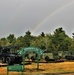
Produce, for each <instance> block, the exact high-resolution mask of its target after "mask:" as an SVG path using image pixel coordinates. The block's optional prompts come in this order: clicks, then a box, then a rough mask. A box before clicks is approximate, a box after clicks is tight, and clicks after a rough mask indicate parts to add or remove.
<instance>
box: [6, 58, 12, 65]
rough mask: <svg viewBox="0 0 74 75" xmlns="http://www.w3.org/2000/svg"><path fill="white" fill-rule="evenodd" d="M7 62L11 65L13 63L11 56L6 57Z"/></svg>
mask: <svg viewBox="0 0 74 75" xmlns="http://www.w3.org/2000/svg"><path fill="white" fill-rule="evenodd" d="M6 63H7V64H8V65H9V64H11V58H10V57H7V58H6Z"/></svg>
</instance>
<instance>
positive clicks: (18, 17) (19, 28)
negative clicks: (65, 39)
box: [0, 0, 74, 38]
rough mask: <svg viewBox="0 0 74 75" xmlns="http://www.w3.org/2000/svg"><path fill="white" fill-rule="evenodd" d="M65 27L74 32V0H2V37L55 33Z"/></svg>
mask: <svg viewBox="0 0 74 75" xmlns="http://www.w3.org/2000/svg"><path fill="white" fill-rule="evenodd" d="M59 27H63V29H64V30H65V31H66V34H68V35H69V36H72V33H73V32H74V0H0V38H2V37H6V36H8V35H9V34H15V36H21V35H22V36H23V35H25V32H26V31H28V30H30V31H31V32H32V34H33V35H39V34H40V33H41V32H45V33H53V32H54V30H55V29H56V28H59Z"/></svg>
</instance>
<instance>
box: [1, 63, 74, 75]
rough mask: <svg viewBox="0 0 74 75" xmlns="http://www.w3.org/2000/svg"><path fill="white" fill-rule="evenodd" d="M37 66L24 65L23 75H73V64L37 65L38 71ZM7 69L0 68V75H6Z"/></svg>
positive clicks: (19, 73)
mask: <svg viewBox="0 0 74 75" xmlns="http://www.w3.org/2000/svg"><path fill="white" fill-rule="evenodd" d="M36 68H37V64H36V63H31V64H28V65H25V72H24V73H25V74H28V75H30V74H34V75H35V74H40V73H74V62H60V63H39V71H37V69H36ZM6 73H7V67H6V66H5V67H0V75H6ZM9 75H21V72H10V73H9Z"/></svg>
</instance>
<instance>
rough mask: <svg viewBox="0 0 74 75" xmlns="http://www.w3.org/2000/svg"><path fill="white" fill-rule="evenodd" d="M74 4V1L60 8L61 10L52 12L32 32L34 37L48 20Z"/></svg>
mask: <svg viewBox="0 0 74 75" xmlns="http://www.w3.org/2000/svg"><path fill="white" fill-rule="evenodd" d="M72 4H74V1H72V2H70V3H68V4H66V5H64V6H62V7H60V8H59V9H57V10H56V11H54V12H52V13H51V14H49V15H47V16H46V17H45V18H44V19H43V20H42V21H41V22H40V23H39V24H38V25H36V27H35V28H34V29H33V30H32V32H31V33H32V35H33V34H34V33H35V32H36V31H37V29H38V28H40V27H41V26H42V25H43V24H44V23H45V22H46V21H47V20H48V19H50V18H51V17H53V16H55V15H56V14H57V13H59V12H61V11H62V10H64V9H66V8H67V7H69V6H70V5H72Z"/></svg>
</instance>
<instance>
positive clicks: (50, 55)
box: [42, 50, 63, 62]
mask: <svg viewBox="0 0 74 75" xmlns="http://www.w3.org/2000/svg"><path fill="white" fill-rule="evenodd" d="M42 59H44V60H45V61H46V62H49V61H63V60H62V59H63V52H62V51H58V52H50V51H48V50H46V51H44V52H43V55H42Z"/></svg>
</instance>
